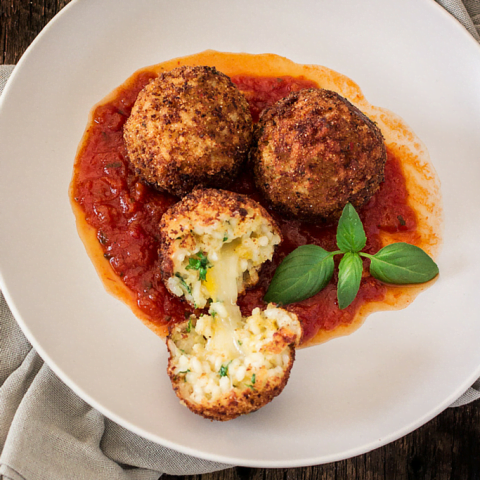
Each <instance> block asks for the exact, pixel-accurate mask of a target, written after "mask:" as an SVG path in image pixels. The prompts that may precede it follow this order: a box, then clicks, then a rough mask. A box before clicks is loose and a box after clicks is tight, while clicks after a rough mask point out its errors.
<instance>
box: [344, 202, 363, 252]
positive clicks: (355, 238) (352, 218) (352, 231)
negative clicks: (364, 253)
mask: <svg viewBox="0 0 480 480" xmlns="http://www.w3.org/2000/svg"><path fill="white" fill-rule="evenodd" d="M366 243H367V236H366V235H365V230H364V229H363V225H362V221H361V220H360V217H359V216H358V213H357V212H356V211H355V208H353V205H352V204H351V203H347V204H346V205H345V208H344V209H343V212H342V216H341V217H340V220H339V221H338V227H337V245H338V248H339V249H340V250H341V251H342V252H344V253H346V252H359V251H360V250H362V249H363V248H365V245H366Z"/></svg>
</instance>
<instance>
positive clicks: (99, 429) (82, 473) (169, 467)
mask: <svg viewBox="0 0 480 480" xmlns="http://www.w3.org/2000/svg"><path fill="white" fill-rule="evenodd" d="M0 71H1V70H0ZM0 451H1V452H2V453H1V456H0V479H3V480H45V479H48V480H65V479H67V478H68V479H70V478H75V479H77V480H93V479H95V480H117V479H118V480H127V479H128V480H157V479H158V478H159V477H160V476H161V475H162V473H168V474H170V475H193V474H200V473H207V472H213V471H216V470H222V469H225V468H229V467H230V466H229V465H223V464H220V463H215V462H208V461H206V460H201V459H198V458H194V457H190V456H188V455H184V454H182V453H178V452H176V451H173V450H170V449H168V448H165V447H162V446H160V445H157V444H155V443H153V442H150V441H148V440H145V439H143V438H141V437H139V436H137V435H135V434H133V433H131V432H130V431H128V430H126V429H124V428H122V427H120V426H119V425H117V424H116V423H114V422H112V421H111V420H109V419H107V418H105V417H104V416H103V415H102V414H100V413H99V412H97V411H96V410H95V409H93V408H92V407H90V406H89V405H88V404H87V403H85V402H84V401H83V400H82V399H80V398H79V397H78V396H77V395H76V394H75V393H73V391H72V390H70V389H69V388H68V387H67V386H66V385H65V384H64V383H63V382H61V381H60V380H59V379H58V378H57V377H56V376H55V374H54V373H53V372H52V371H51V370H50V368H49V367H48V366H47V365H46V364H45V363H44V362H43V360H42V359H41V358H40V357H39V355H38V354H37V352H36V351H35V350H34V349H33V348H32V346H31V345H30V343H29V342H28V341H27V339H26V338H25V336H24V335H23V333H22V331H21V330H20V327H19V326H18V324H17V322H16V321H15V319H14V318H13V315H12V313H11V312H10V310H9V308H8V306H7V303H6V302H5V299H4V297H3V295H2V294H1V292H0Z"/></svg>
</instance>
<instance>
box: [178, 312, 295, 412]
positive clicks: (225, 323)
mask: <svg viewBox="0 0 480 480" xmlns="http://www.w3.org/2000/svg"><path fill="white" fill-rule="evenodd" d="M222 313H223V314H222ZM193 320H194V317H192V319H191V323H190V324H189V325H190V326H191V327H190V332H188V330H189V329H188V328H187V332H188V335H186V336H185V335H182V334H179V335H178V339H175V337H176V336H175V335H174V336H173V338H171V339H169V349H170V351H171V354H172V361H173V365H174V369H173V374H174V375H175V376H178V377H183V381H184V382H185V383H186V385H185V387H186V388H187V389H188V391H189V399H190V400H191V401H193V402H196V403H199V404H200V403H202V402H204V401H205V400H206V401H215V400H217V399H219V398H220V397H221V396H223V395H225V394H227V393H228V392H229V391H231V390H236V389H238V390H243V389H252V390H255V389H257V388H260V389H261V385H262V384H263V385H264V384H265V382H266V381H267V380H268V379H270V378H272V379H273V378H277V379H281V378H282V377H283V375H284V374H285V371H286V369H287V367H288V366H289V364H290V361H291V348H290V346H289V345H287V344H285V345H282V347H281V350H280V351H273V350H274V349H272V348H269V347H271V346H272V344H274V340H275V339H274V336H275V333H277V332H279V330H280V329H287V330H288V331H290V332H293V333H294V334H295V335H296V342H294V343H298V342H299V340H300V336H301V327H300V323H299V321H298V319H297V317H296V315H294V314H291V313H289V312H287V311H285V310H283V309H280V308H277V307H275V306H274V305H273V304H270V305H268V307H267V309H266V310H264V311H261V310H260V309H259V308H256V309H254V310H253V312H252V315H251V316H250V317H248V318H244V319H241V320H240V321H238V320H233V319H232V318H231V317H229V316H228V314H227V315H225V312H222V304H221V303H214V304H212V305H211V307H210V315H203V316H201V317H199V318H198V319H197V320H196V325H195V326H193V323H194V322H193ZM174 339H175V340H174ZM269 350H270V351H269Z"/></svg>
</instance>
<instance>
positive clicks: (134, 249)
mask: <svg viewBox="0 0 480 480" xmlns="http://www.w3.org/2000/svg"><path fill="white" fill-rule="evenodd" d="M183 64H189V65H212V66H215V67H216V68H217V69H218V70H220V71H222V72H223V73H225V74H227V75H229V76H230V77H231V79H232V81H233V82H234V83H235V84H236V85H237V87H238V88H239V89H240V90H241V91H242V92H243V93H244V95H245V96H246V98H247V100H248V102H249V105H250V110H251V113H252V117H253V119H254V121H257V120H258V117H259V115H260V113H261V111H262V110H263V109H264V108H265V107H266V106H269V105H271V104H273V103H275V102H276V101H277V100H279V99H281V98H283V97H285V96H286V95H288V94H289V93H290V92H291V91H296V90H300V89H303V88H329V89H331V90H335V91H337V92H338V93H340V94H341V95H343V96H345V97H346V98H347V99H349V100H350V101H351V102H352V103H354V104H356V105H357V106H358V107H359V108H360V109H361V110H362V111H363V112H364V113H365V114H366V115H367V116H369V117H370V118H371V119H372V120H374V121H376V122H377V124H378V125H379V127H380V128H381V130H382V133H383V134H384V136H385V140H386V145H387V152H388V159H387V164H386V167H385V182H384V183H383V184H382V185H381V187H380V189H379V191H378V192H377V193H376V194H375V195H374V197H373V198H372V199H371V200H370V201H369V202H368V203H367V204H366V205H365V206H364V207H363V208H362V209H360V210H359V214H360V217H361V219H362V222H363V224H364V228H365V232H366V234H367V238H368V241H367V246H366V248H365V250H364V251H366V252H367V253H372V254H373V253H375V252H377V251H378V250H379V249H380V248H381V247H382V246H384V245H385V244H387V243H391V242H397V241H405V242H408V243H413V244H415V245H417V246H419V247H421V248H423V249H424V250H426V251H427V253H429V254H431V255H434V254H435V253H436V252H437V250H438V246H439V244H440V229H441V207H440V196H439V187H438V181H437V180H436V176H435V174H434V171H433V169H432V167H431V166H430V164H429V161H428V155H427V154H426V151H425V150H424V149H423V147H422V146H421V143H420V142H419V141H418V139H416V137H415V136H414V134H413V132H411V131H410V130H409V129H408V127H407V126H406V125H405V124H404V123H403V122H402V121H401V120H400V119H399V118H398V117H396V116H395V115H394V114H391V113H390V112H386V111H384V110H381V109H378V108H376V107H372V106H370V105H369V104H368V103H367V102H366V100H365V99H364V97H363V95H362V94H361V91H360V89H359V88H358V87H357V86H356V85H355V84H354V83H353V82H351V81H350V80H349V79H347V78H346V77H343V76H342V75H340V74H337V73H336V72H333V71H331V70H328V69H325V68H324V67H317V66H308V65H307V66H306V65H298V64H295V63H293V62H290V61H289V60H286V59H284V58H282V57H278V56H276V55H248V54H227V53H225V54H224V53H219V52H213V51H208V52H203V53H200V54H197V55H193V56H190V57H185V58H182V59H175V60H171V61H169V62H165V63H163V64H159V65H156V66H153V67H148V68H146V69H142V70H141V71H139V72H137V73H135V74H134V75H133V76H132V77H130V78H129V79H128V80H127V81H126V82H125V83H124V84H123V85H122V86H121V87H119V88H117V89H116V90H115V91H114V92H112V94H111V95H109V96H108V97H107V98H106V99H104V100H103V101H102V102H101V103H100V104H99V105H97V106H96V107H95V108H94V109H93V110H92V114H91V118H90V121H89V123H88V126H87V129H86V132H85V134H84V137H83V139H82V143H81V145H80V147H79V150H78V153H77V157H76V161H75V167H74V175H73V179H72V183H71V188H70V196H71V201H72V206H73V209H74V212H75V215H76V219H77V226H78V230H79V233H80V236H81V238H82V240H83V241H84V243H85V246H86V248H87V251H88V253H89V255H90V257H91V259H92V261H93V263H94V264H95V266H96V268H97V271H98V272H99V274H100V276H101V278H102V280H103V282H104V284H105V286H106V287H107V289H108V290H109V291H110V292H111V293H113V294H114V295H116V296H117V297H119V298H121V299H122V300H123V301H125V302H126V303H127V304H128V305H129V306H130V307H131V308H132V310H133V311H134V312H135V313H136V315H137V316H139V317H140V318H141V319H142V320H143V321H144V322H145V323H146V324H147V325H148V326H149V327H150V328H152V329H153V330H154V331H155V332H156V333H158V334H159V335H162V336H163V335H165V334H166V333H167V329H168V326H169V325H171V324H172V323H175V322H179V321H182V320H184V319H185V318H186V316H188V315H189V314H190V313H192V307H189V306H188V304H187V303H186V302H182V301H181V300H180V299H179V298H177V297H174V296H172V295H171V294H170V293H169V292H168V291H167V290H166V288H165V286H164V284H163V282H162V279H161V273H160V268H159V265H160V260H159V255H158V249H159V238H158V225H159V223H160V219H161V216H162V215H163V213H164V212H165V211H166V210H167V209H168V208H169V207H170V206H171V205H173V204H174V203H175V202H177V201H178V198H176V197H173V196H172V195H169V194H166V193H163V192H160V191H158V190H155V189H154V188H152V187H150V186H148V185H146V184H145V183H143V182H142V181H141V180H140V178H139V177H138V175H137V174H136V173H135V171H134V169H133V167H131V165H130V164H129V162H128V157H127V153H126V148H125V145H124V141H123V125H124V123H125V121H126V120H127V118H128V116H129V114H130V111H131V109H132V107H133V104H134V102H135V99H136V97H137V95H138V92H139V91H140V90H141V89H142V88H143V87H144V86H145V85H146V84H147V83H148V82H149V81H150V80H151V79H152V78H154V77H156V76H157V75H158V74H159V73H161V72H162V71H166V70H170V69H172V68H175V67H176V66H179V65H183ZM372 117H373V118H372ZM230 190H233V191H235V192H238V193H243V194H246V195H248V196H250V197H252V198H253V199H254V200H256V201H258V202H259V203H261V204H262V205H263V206H264V207H265V208H267V209H268V211H269V213H270V214H271V215H272V216H273V217H274V219H275V220H276V222H277V224H278V225H279V227H280V228H281V231H282V234H283V237H284V241H283V243H282V244H281V245H280V247H279V248H278V249H277V251H276V253H275V256H274V258H273V260H272V262H268V264H267V265H265V266H264V268H263V269H262V273H261V276H260V281H259V283H258V284H257V285H256V286H255V287H254V288H252V289H250V290H248V291H247V292H246V294H245V295H244V296H242V297H241V298H239V300H238V304H239V306H240V308H241V310H242V314H243V315H250V314H251V311H252V309H253V308H255V307H262V308H265V306H266V304H265V302H263V300H262V298H263V296H264V294H265V292H266V290H267V288H268V285H269V283H270V281H271V278H272V276H273V273H274V271H275V268H276V267H277V266H278V265H279V263H280V262H281V260H282V259H283V258H284V257H285V256H286V255H287V254H288V253H290V252H291V251H293V250H294V249H295V248H296V247H298V246H300V245H304V244H316V245H320V246H322V247H323V248H325V249H326V250H329V251H333V250H336V244H335V235H336V226H328V227H325V226H320V225H312V224H306V223H302V222H300V221H297V220H288V219H285V218H282V217H281V216H280V215H278V214H276V213H275V212H274V211H272V210H271V209H270V208H269V207H268V205H267V204H266V203H265V202H264V201H263V199H262V197H261V195H260V194H259V192H258V191H257V190H256V188H255V185H254V182H253V178H252V176H251V169H250V168H249V167H248V166H245V167H244V168H243V171H242V173H241V174H240V176H239V178H238V179H237V180H236V181H235V183H234V184H233V185H232V187H231V188H230ZM364 261H365V262H367V261H368V260H364ZM366 272H368V269H365V270H364V277H363V279H362V283H361V287H360V291H359V293H358V295H357V297H356V299H355V300H354V302H353V303H352V304H351V305H350V306H349V307H348V308H346V309H344V310H340V309H339V308H338V303H337V298H336V278H334V279H333V280H332V282H331V283H330V284H329V285H328V286H327V287H326V288H325V289H324V290H322V291H321V292H319V293H318V294H317V295H315V296H314V297H312V298H310V299H307V300H304V301H302V302H299V303H296V304H292V305H289V306H287V307H286V308H287V309H288V310H291V311H293V312H295V313H296V314H297V315H298V317H299V319H300V320H301V322H302V325H303V329H304V335H303V340H302V342H303V345H304V346H306V345H310V344H314V343H319V342H322V341H325V340H327V339H329V338H332V337H334V336H338V335H343V334H346V333H349V332H351V331H353V330H354V329H355V328H357V327H358V326H359V325H360V324H361V322H362V321H363V319H364V318H365V317H366V315H367V314H368V313H370V312H372V311H375V310H385V309H391V308H402V307H404V306H406V305H407V304H408V303H410V302H411V301H412V300H413V298H414V297H415V296H416V295H417V294H418V293H419V292H420V291H421V290H422V289H424V288H427V286H428V285H421V286H409V287H398V286H395V287H393V286H387V285H385V284H383V283H381V282H379V281H378V280H375V279H374V278H373V277H371V276H370V275H369V274H368V273H366ZM197 313H198V312H197Z"/></svg>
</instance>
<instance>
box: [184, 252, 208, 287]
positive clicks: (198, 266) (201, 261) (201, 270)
mask: <svg viewBox="0 0 480 480" xmlns="http://www.w3.org/2000/svg"><path fill="white" fill-rule="evenodd" d="M211 266H212V265H210V262H209V261H208V258H207V256H206V255H205V254H204V253H203V252H198V253H197V254H196V255H195V256H194V257H190V258H189V259H188V265H187V266H186V267H185V268H186V269H187V270H198V276H199V277H200V280H202V281H205V280H206V279H207V269H209V268H211Z"/></svg>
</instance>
